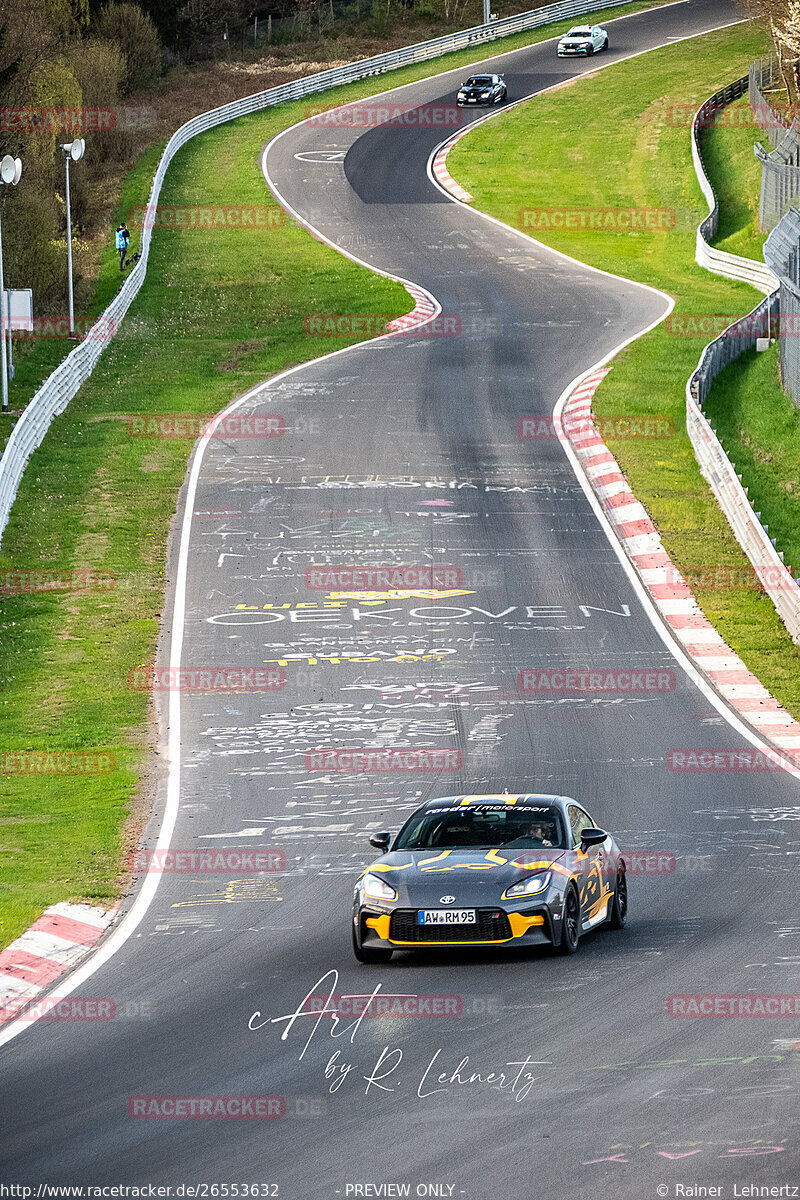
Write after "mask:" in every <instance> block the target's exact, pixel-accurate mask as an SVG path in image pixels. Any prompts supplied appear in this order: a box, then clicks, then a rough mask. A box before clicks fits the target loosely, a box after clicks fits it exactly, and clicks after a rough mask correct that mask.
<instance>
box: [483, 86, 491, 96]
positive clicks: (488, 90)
mask: <svg viewBox="0 0 800 1200" xmlns="http://www.w3.org/2000/svg"><path fill="white" fill-rule="evenodd" d="M491 94H492V89H491V88H487V89H486V91H485V92H481V96H491Z"/></svg>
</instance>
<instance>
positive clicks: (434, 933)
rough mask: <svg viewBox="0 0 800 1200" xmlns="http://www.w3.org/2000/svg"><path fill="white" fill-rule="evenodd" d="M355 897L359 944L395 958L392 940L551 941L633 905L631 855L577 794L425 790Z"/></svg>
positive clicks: (368, 953)
mask: <svg viewBox="0 0 800 1200" xmlns="http://www.w3.org/2000/svg"><path fill="white" fill-rule="evenodd" d="M369 840H370V845H372V846H374V847H375V848H376V849H377V850H380V851H382V854H381V857H380V858H378V859H377V860H376V861H375V862H373V863H372V864H371V865H370V866H369V867H367V869H366V870H365V871H363V872H362V873H361V875H360V876H359V878H358V881H357V883H356V887H355V895H354V898H353V952H354V953H355V956H356V958H357V959H358V960H359V962H363V963H381V962H387V961H388V960H389V959H390V958H391V956H392V954H393V953H394V952H395V950H423V949H428V950H430V949H433V948H441V949H446V948H447V947H459V948H462V949H463V948H464V947H469V946H481V947H485V946H506V947H515V946H520V947H525V946H537V945H545V946H552V947H553V948H554V949H556V950H558V951H560V952H561V953H562V954H574V953H575V951H576V950H577V948H578V942H579V940H580V938H581V935H582V934H584V933H587V932H588V931H589V930H591V929H594V928H596V927H597V926H598V925H601V924H604V923H608V924H609V925H611V926H612V927H613V928H614V929H621V928H622V927H623V926H624V924H625V920H626V917H627V912H628V888H627V879H626V873H625V860H624V858H623V856H622V853H621V851H620V849H619V846H618V845H617V843H616V842H615V841H614V839H613V837H612V836H611V834H609V833H606V831H605V830H604V829H600V828H599V827H598V826H597V824H596V823H595V821H594V820H593V818H592V817H591V816H590V815H589V813H588V812H587V811H586V809H585V808H584V807H583V805H582V804H579V803H578V801H577V800H572V799H571V798H570V797H569V796H549V795H537V794H533V793H526V794H521V795H520V794H518V795H508V794H507V793H503V794H502V795H480V796H445V797H443V798H441V799H437V800H428V801H427V803H425V804H423V805H422V807H421V808H418V809H417V811H416V812H415V813H414V814H413V815H412V816H411V817H409V819H408V820H407V821H406V823H405V825H404V826H403V828H402V829H401V830H400V832H399V833H398V834H397V835H396V836H395V835H392V834H391V833H376V834H373V836H372V837H371V838H370V839H369Z"/></svg>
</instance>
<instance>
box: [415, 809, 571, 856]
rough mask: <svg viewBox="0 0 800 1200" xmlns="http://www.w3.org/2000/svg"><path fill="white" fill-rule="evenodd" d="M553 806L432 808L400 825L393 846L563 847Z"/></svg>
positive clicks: (560, 829) (560, 826) (561, 833)
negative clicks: (400, 827) (401, 826)
mask: <svg viewBox="0 0 800 1200" xmlns="http://www.w3.org/2000/svg"><path fill="white" fill-rule="evenodd" d="M565 845H566V842H565V840H564V833H563V823H562V820H561V814H560V812H559V811H558V809H556V808H550V807H542V808H534V807H524V808H522V807H520V808H515V807H512V806H510V805H505V804H503V805H491V804H481V805H476V806H475V807H474V808H452V807H451V806H448V807H447V808H444V807H443V808H433V809H428V810H427V811H426V812H423V813H417V814H416V815H415V816H413V817H412V818H411V819H410V821H409V822H408V823H407V824H406V825H404V826H403V828H402V829H401V830H400V833H399V835H398V838H397V842H396V844H395V846H394V849H395V850H428V849H439V848H440V849H443V850H457V849H463V850H478V849H483V850H497V849H500V848H501V847H506V848H508V849H520V850H525V849H559V850H563V849H564V848H565Z"/></svg>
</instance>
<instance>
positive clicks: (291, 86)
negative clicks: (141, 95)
mask: <svg viewBox="0 0 800 1200" xmlns="http://www.w3.org/2000/svg"><path fill="white" fill-rule="evenodd" d="M629 2H630V0H565V2H563V3H560V4H549V5H547V6H546V7H545V8H538V9H534V10H532V11H529V12H525V13H519V14H517V16H514V17H505V18H504V19H503V20H501V21H493V22H492V23H491V24H490V25H477V26H474V27H473V28H472V29H465V30H461V31H459V32H457V33H448V34H444V35H443V36H442V37H438V38H432V39H431V40H430V41H428V42H418V43H417V44H416V45H413V46H404V47H402V48H401V49H399V50H390V51H389V52H388V53H387V54H376V55H373V56H372V57H371V58H363V59H361V60H360V61H359V62H355V63H347V64H345V66H343V67H335V68H333V69H331V70H328V71H320V72H318V73H317V74H316V75H309V76H307V77H306V78H305V79H297V80H294V81H293V82H292V83H285V84H281V85H280V86H279V87H274V88H268V89H267V90H266V91H264V92H257V93H256V94H254V95H252V96H246V97H245V98H244V99H243V100H235V101H233V102H232V103H231V104H223V105H222V106H221V107H220V108H215V109H212V110H211V111H210V112H206V113H201V114H200V115H199V116H197V117H193V118H192V119H191V120H190V121H187V122H186V124H185V125H181V127H180V129H178V130H176V132H175V133H174V134H173V135H172V137H171V138H170V139H169V141H168V142H167V145H166V147H165V149H164V153H163V154H162V156H161V160H160V162H159V164H158V169H157V170H156V173H155V176H154V177H153V183H152V187H151V189H150V198H149V200H148V206H154V205H156V204H157V203H158V198H159V195H160V193H161V186H162V184H163V182H164V176H165V175H166V173H167V168H168V167H169V164H170V163H171V161H172V159H173V158H174V156H175V154H176V153H177V152H178V150H180V149H181V147H182V146H185V145H186V143H187V142H188V141H190V139H191V138H193V137H196V136H197V135H198V134H200V133H205V132H206V130H208V129H213V128H215V127H216V126H217V125H222V124H224V123H225V122H226V121H233V120H235V119H236V117H242V116H246V115H248V114H249V113H254V112H259V111H261V110H262V109H265V108H269V107H271V106H272V105H275V104H284V103H286V102H287V101H290V100H300V99H302V98H303V97H304V96H311V95H313V94H314V93H315V92H322V91H325V90H326V89H328V88H333V87H339V86H340V85H341V84H345V83H355V82H356V81H357V80H360V79H367V78H369V77H370V76H372V75H383V74H385V73H386V72H387V71H394V70H397V68H398V67H404V66H409V65H412V64H414V63H420V62H425V61H427V60H428V59H431V58H437V57H438V56H439V55H442V54H447V53H449V52H450V51H452V50H463V49H466V48H469V47H470V46H479V45H482V44H484V43H486V42H493V41H496V40H497V39H499V38H504V37H508V36H509V35H510V34H513V33H520V32H523V31H525V30H528V29H538V28H539V27H540V26H542V25H549V24H552V22H554V21H558V20H561V19H562V18H566V17H577V16H581V15H582V14H583V13H589V12H596V11H597V10H598V9H604V8H615V7H618V6H619V5H622V4H626V3H629ZM150 240H151V229H150V227H149V225H147V224H146V223H145V224H144V226H143V228H142V235H141V242H140V247H139V250H140V254H141V258H140V259H139V262H138V263H137V264H136V266H135V267H134V268H133V270H132V271H131V273H130V275H129V276H128V278H127V279H126V280H125V283H124V284H123V285H122V287H121V288H120V290H119V291H118V292H117V294H116V296H115V297H114V299H113V300H112V301H111V303H110V304H109V306H108V308H106V310H105V311H104V312H103V313H102V315H101V316H100V317H99V318H98V320H97V322H96V323H95V324H94V325H93V326H92V328H91V329H90V330H89V332H88V333H87V334H86V337H85V338H84V340H83V341H82V342H81V343H80V344H79V345H78V346H76V347H75V349H74V350H72V351H71V352H70V353H69V354H68V355H67V357H66V358H65V359H64V360H63V362H61V363H60V364H59V366H58V367H56V369H55V371H53V373H52V374H51V375H50V376H48V378H47V379H46V380H45V381H44V383H43V384H42V385H41V387H40V388H39V389H38V391H37V392H36V394H35V395H34V396H33V397H32V399H31V401H30V403H29V404H28V406H27V408H26V409H25V411H24V412H23V414H22V416H21V417H20V419H19V420H18V421H17V423H16V425H15V426H14V428H13V430H12V431H11V435H10V437H9V439H8V442H7V444H6V448H5V451H4V452H3V456H2V458H0V538H1V537H2V534H3V530H4V529H5V527H6V524H7V522H8V517H9V513H10V511H11V505H12V504H13V502H14V498H15V496H16V494H17V488H18V487H19V484H20V480H21V479H22V475H23V473H24V471H25V467H26V465H27V462H28V459H29V458H30V456H31V454H32V453H33V451H34V450H35V449H36V448H37V446H39V445H41V442H42V439H43V438H44V436H45V434H46V432H47V430H48V428H49V427H50V423H51V421H52V420H53V418H54V417H56V416H58V415H59V414H60V413H62V412H63V411H64V409H65V408H66V407H67V405H68V404H69V402H70V400H71V399H72V398H73V396H74V395H75V394H76V393H77V391H78V389H79V388H80V386H81V384H82V383H83V382H84V380H85V379H87V378H88V376H89V375H90V374H91V372H92V370H93V369H94V366H95V364H96V362H97V360H98V358H99V357H100V355H101V354H102V352H103V350H104V349H105V347H106V346H107V345H108V343H109V341H110V340H111V338H112V337H113V336H114V332H115V331H116V329H118V328H119V324H120V322H121V321H122V319H123V317H124V316H125V314H126V313H127V311H128V309H129V308H130V305H131V303H132V302H133V300H134V298H135V296H136V295H137V293H138V291H139V289H140V288H141V286H142V284H143V283H144V280H145V275H146V272H147V259H148V256H149V253H150Z"/></svg>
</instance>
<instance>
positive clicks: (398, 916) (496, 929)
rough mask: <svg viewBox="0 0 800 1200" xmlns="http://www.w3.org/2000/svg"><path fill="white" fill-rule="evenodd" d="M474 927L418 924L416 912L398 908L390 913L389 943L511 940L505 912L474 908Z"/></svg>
mask: <svg viewBox="0 0 800 1200" xmlns="http://www.w3.org/2000/svg"><path fill="white" fill-rule="evenodd" d="M477 917H478V920H477V921H476V923H475V924H474V925H419V924H418V923H417V909H415V908H405V909H403V908H401V909H398V910H397V911H395V912H393V913H392V919H391V922H390V923H389V940H390V941H392V942H501V941H503V940H505V939H507V938H510V937H511V926H510V925H509V922H508V917H507V916H506V914H505V913H504V912H499V911H498V909H496V908H479V909H477Z"/></svg>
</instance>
